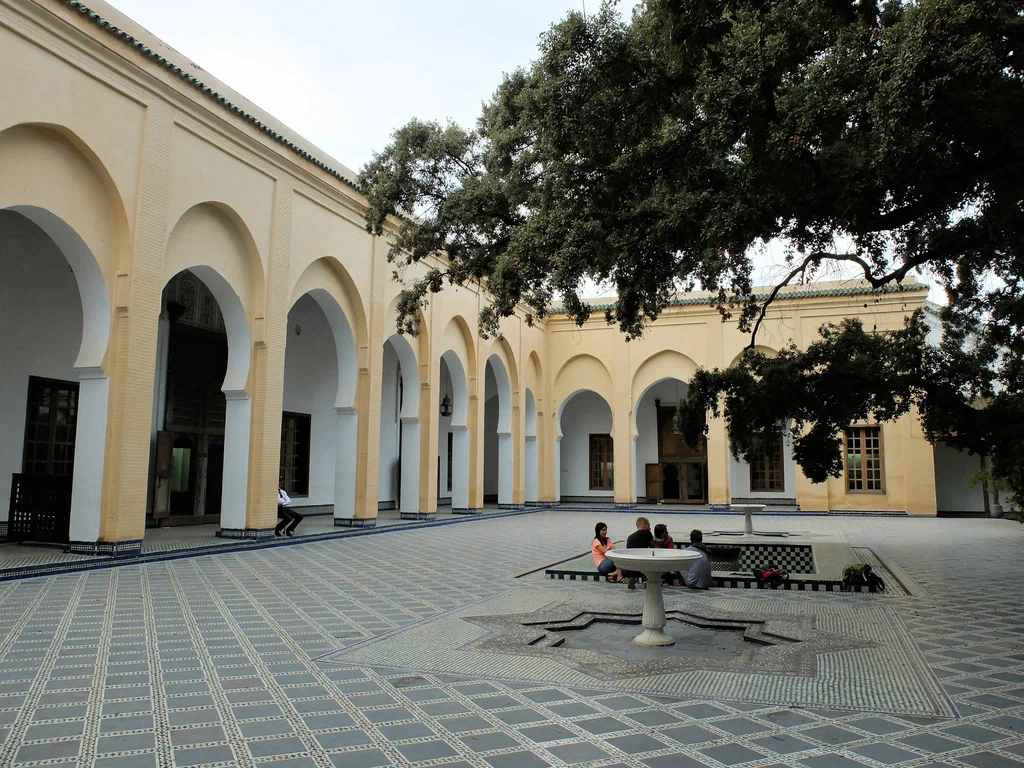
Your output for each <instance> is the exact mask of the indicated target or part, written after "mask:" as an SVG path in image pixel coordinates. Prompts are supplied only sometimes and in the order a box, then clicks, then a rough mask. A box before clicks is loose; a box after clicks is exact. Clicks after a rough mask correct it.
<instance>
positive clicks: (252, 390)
mask: <svg viewBox="0 0 1024 768" xmlns="http://www.w3.org/2000/svg"><path fill="white" fill-rule="evenodd" d="M293 195H294V191H293V189H292V187H291V185H290V184H288V183H285V182H282V181H278V182H277V183H276V184H275V186H274V213H273V216H274V220H273V225H272V229H271V241H270V254H269V260H268V268H267V285H266V291H265V297H266V298H265V306H263V307H254V309H253V314H254V317H253V319H252V339H253V350H252V363H251V365H250V368H249V385H248V392H249V398H250V405H249V407H250V409H251V425H252V426H251V431H250V437H249V484H248V499H247V502H246V519H245V533H246V534H247V535H250V536H251V535H256V536H259V535H264V534H269V531H270V530H271V529H273V528H274V526H275V525H276V523H277V489H278V482H279V479H280V470H281V409H282V406H283V404H284V359H285V345H286V343H287V333H288V309H289V306H288V305H289V298H290V297H289V295H288V264H289V260H290V257H291V233H292V196H293ZM222 533H223V534H224V535H231V534H234V533H236V532H235V531H231V532H230V533H229V532H228V531H227V530H225V531H223V532H222Z"/></svg>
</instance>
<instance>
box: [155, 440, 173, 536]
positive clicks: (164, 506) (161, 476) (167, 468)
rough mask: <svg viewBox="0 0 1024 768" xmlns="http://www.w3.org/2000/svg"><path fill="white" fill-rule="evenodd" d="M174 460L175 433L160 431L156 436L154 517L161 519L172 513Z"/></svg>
mask: <svg viewBox="0 0 1024 768" xmlns="http://www.w3.org/2000/svg"><path fill="white" fill-rule="evenodd" d="M173 462H174V434H173V433H171V432H158V433H157V436H156V471H155V472H154V473H153V474H154V483H155V487H154V489H153V518H154V519H155V520H161V519H163V518H165V517H169V516H170V514H171V470H172V469H173Z"/></svg>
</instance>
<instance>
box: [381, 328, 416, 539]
mask: <svg viewBox="0 0 1024 768" xmlns="http://www.w3.org/2000/svg"><path fill="white" fill-rule="evenodd" d="M419 388H420V381H419V371H418V369H417V363H416V354H415V352H414V351H413V348H412V345H410V344H409V341H408V339H406V338H405V336H402V335H400V334H397V333H396V334H394V335H392V336H391V337H390V338H389V339H387V341H385V342H384V356H383V368H382V380H381V405H380V478H379V485H378V496H377V498H378V499H379V502H378V503H379V506H380V508H382V509H398V510H399V512H400V514H401V516H402V517H403V518H405V519H417V518H420V517H423V514H422V513H421V511H420V509H419V489H420V419H419V397H420V392H419Z"/></svg>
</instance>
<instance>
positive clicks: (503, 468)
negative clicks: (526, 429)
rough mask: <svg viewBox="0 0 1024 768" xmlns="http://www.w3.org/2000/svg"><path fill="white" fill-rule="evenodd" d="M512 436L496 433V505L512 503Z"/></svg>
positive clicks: (506, 433) (505, 433)
mask: <svg viewBox="0 0 1024 768" xmlns="http://www.w3.org/2000/svg"><path fill="white" fill-rule="evenodd" d="M512 481H513V477H512V435H511V433H509V432H499V433H498V504H511V503H512Z"/></svg>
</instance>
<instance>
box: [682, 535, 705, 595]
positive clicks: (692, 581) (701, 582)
mask: <svg viewBox="0 0 1024 768" xmlns="http://www.w3.org/2000/svg"><path fill="white" fill-rule="evenodd" d="M684 549H688V550H694V551H696V552H700V560H695V561H694V562H693V565H691V566H690V568H689V570H686V571H683V583H684V584H685V585H686V586H688V587H689V588H690V589H707V588H708V587H710V586H711V557H710V556H709V555H708V551H707V550H706V549H705V548H704V534H703V533H701V532H700V531H699V530H697V529H694V530H692V531H690V545H689V546H688V547H684Z"/></svg>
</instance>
